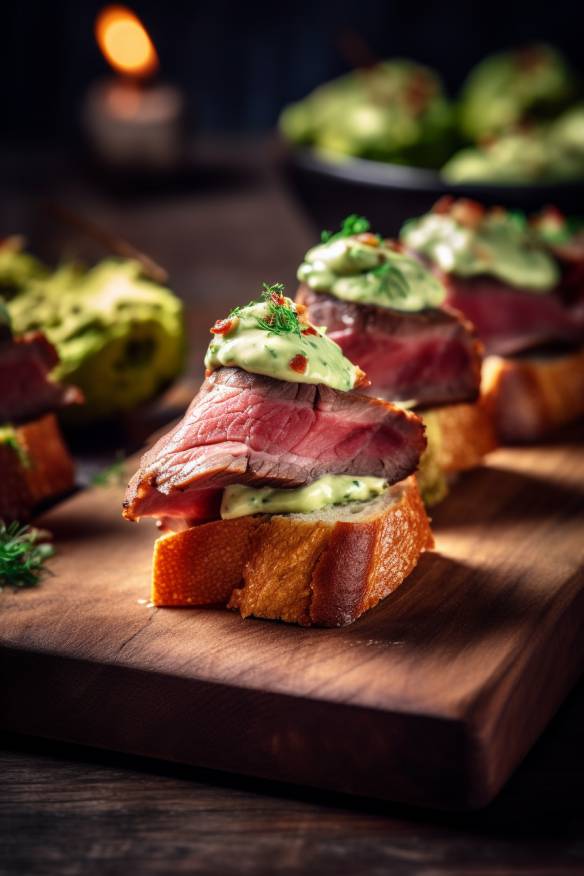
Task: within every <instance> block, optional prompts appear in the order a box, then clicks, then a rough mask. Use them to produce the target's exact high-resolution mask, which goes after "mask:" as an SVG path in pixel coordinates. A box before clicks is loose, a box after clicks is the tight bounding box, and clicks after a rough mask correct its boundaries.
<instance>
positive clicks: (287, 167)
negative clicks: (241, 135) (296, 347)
mask: <svg viewBox="0 0 584 876" xmlns="http://www.w3.org/2000/svg"><path fill="white" fill-rule="evenodd" d="M487 110H488V111H487ZM279 131H280V136H281V140H282V156H283V157H282V166H283V169H284V172H285V175H286V178H287V179H288V181H289V182H290V184H291V186H292V188H293V190H294V191H295V192H296V194H297V195H298V197H299V198H300V200H301V202H302V203H303V204H304V206H305V207H306V209H307V211H308V213H309V214H310V216H311V217H312V218H313V220H314V221H315V223H316V224H317V225H320V226H321V227H336V225H337V224H338V222H339V220H340V219H341V218H342V217H343V216H345V215H347V213H348V212H351V211H356V212H359V213H361V214H363V215H366V216H368V217H369V218H370V220H371V221H372V222H373V223H374V224H375V227H377V228H379V229H380V230H382V231H384V232H386V233H388V234H391V233H395V232H396V231H397V230H398V228H399V226H400V225H401V224H402V223H403V221H404V220H405V219H408V218H410V217H412V216H415V215H417V214H420V213H424V212H426V211H427V210H428V209H429V208H430V207H431V206H432V204H433V203H434V202H435V201H436V200H437V199H438V198H440V197H441V196H443V195H445V194H452V195H454V196H457V197H460V196H462V197H470V198H474V199H476V200H480V201H482V202H484V203H485V204H502V205H503V206H506V207H515V208H520V209H525V210H529V211H531V210H537V209H539V208H542V207H543V206H546V205H547V204H550V203H551V204H555V205H556V206H557V207H559V208H560V209H562V210H563V211H565V212H567V213H574V212H576V213H579V212H582V209H583V208H582V206H581V205H582V196H583V194H584V100H583V91H582V89H581V88H580V87H579V79H578V77H577V75H576V74H575V73H574V71H573V70H572V69H571V68H570V66H569V65H568V64H567V62H566V61H565V59H564V58H563V57H562V56H561V54H560V53H558V52H557V51H556V50H554V49H553V48H552V47H549V46H546V45H545V44H544V45H539V44H538V45H532V46H524V47H521V48H519V49H513V50H509V51H505V52H501V53H498V54H495V55H492V56H488V57H487V58H485V59H484V60H483V61H481V62H480V63H479V64H478V65H477V66H476V67H475V68H474V69H473V70H472V71H471V72H470V74H469V76H468V77H467V80H466V82H465V84H464V86H463V88H462V90H461V92H460V94H459V96H458V97H457V98H456V99H452V98H449V97H448V95H447V94H446V91H445V89H444V86H443V83H442V81H441V78H440V76H439V74H438V73H437V72H436V71H434V70H431V69H429V68H427V67H425V66H423V65H420V64H417V63H415V62H412V61H407V60H404V59H393V60H391V61H385V62H379V63H377V64H375V65H374V66H372V67H368V68H365V69H357V70H354V71H352V72H350V73H347V74H345V75H344V76H341V77H339V78H337V79H335V80H332V81H330V82H328V83H325V84H324V85H321V86H319V87H318V88H316V89H315V90H314V91H313V92H311V93H310V94H309V95H308V96H307V97H305V98H304V99H302V100H300V101H298V102H297V103H294V104H291V105H289V106H288V107H286V108H285V109H284V110H283V112H282V114H281V116H280V120H279Z"/></svg>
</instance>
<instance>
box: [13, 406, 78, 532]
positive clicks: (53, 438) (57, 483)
mask: <svg viewBox="0 0 584 876" xmlns="http://www.w3.org/2000/svg"><path fill="white" fill-rule="evenodd" d="M14 433H15V437H16V441H17V443H18V448H14V447H13V446H11V445H9V444H0V518H1V519H2V520H4V521H5V522H8V521H10V520H19V521H21V522H23V521H25V520H28V519H29V518H30V516H31V514H32V513H33V511H34V509H35V507H36V506H37V505H39V504H40V503H41V502H43V501H44V500H45V499H50V498H52V497H53V496H59V495H61V494H62V493H66V492H67V491H68V490H70V489H71V488H72V487H73V485H74V483H75V468H74V465H73V460H72V459H71V456H70V455H69V451H68V450H67V447H66V446H65V443H64V441H63V438H62V436H61V431H60V429H59V424H58V422H57V419H56V417H55V416H54V414H46V415H45V416H43V417H39V418H38V419H37V420H32V421H31V422H29V423H24V424H23V425H22V426H15V427H14Z"/></svg>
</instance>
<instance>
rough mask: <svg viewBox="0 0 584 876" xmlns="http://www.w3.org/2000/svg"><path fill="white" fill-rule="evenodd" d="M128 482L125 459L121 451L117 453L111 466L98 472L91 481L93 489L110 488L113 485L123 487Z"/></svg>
mask: <svg viewBox="0 0 584 876" xmlns="http://www.w3.org/2000/svg"><path fill="white" fill-rule="evenodd" d="M126 481H127V477H126V467H125V458H124V454H123V452H122V451H121V450H118V451H117V453H116V458H115V460H114V462H112V464H111V465H108V466H107V467H106V468H104V469H102V470H101V471H98V472H97V474H94V475H93V477H92V478H91V480H90V482H89V483H90V485H91V486H92V487H109V486H112V485H113V484H115V485H117V486H119V487H123V486H125V484H126Z"/></svg>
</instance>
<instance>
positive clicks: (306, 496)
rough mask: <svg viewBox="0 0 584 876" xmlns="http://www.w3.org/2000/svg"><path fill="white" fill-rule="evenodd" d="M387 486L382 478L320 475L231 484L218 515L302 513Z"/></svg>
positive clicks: (353, 499)
mask: <svg viewBox="0 0 584 876" xmlns="http://www.w3.org/2000/svg"><path fill="white" fill-rule="evenodd" d="M386 487H387V482H386V481H385V480H384V479H383V478H373V477H355V476H353V475H324V476H323V477H321V478H318V480H316V481H314V482H313V483H312V484H309V485H308V486H306V487H298V488H296V489H284V490H283V489H276V488H273V487H260V488H259V489H258V488H254V487H246V486H243V485H242V484H232V485H231V486H229V487H226V488H225V490H224V491H223V500H222V502H221V517H222V518H223V520H232V519H233V518H234V517H245V516H247V515H249V514H286V513H290V514H306V513H309V512H310V511H320V509H321V508H326V507H328V506H329V505H346V504H348V503H349V502H368V501H370V500H371V499H374V498H376V497H377V496H380V495H381V494H382V493H383V491H384V490H385V489H386Z"/></svg>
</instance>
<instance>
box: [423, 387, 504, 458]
mask: <svg viewBox="0 0 584 876" xmlns="http://www.w3.org/2000/svg"><path fill="white" fill-rule="evenodd" d="M420 416H421V417H422V420H423V421H424V424H425V426H426V434H427V438H428V446H429V447H430V451H431V453H432V454H433V455H434V458H435V460H436V462H437V464H438V465H439V466H440V468H441V469H442V471H444V472H446V474H453V473H455V472H459V471H467V470H468V469H471V468H476V466H477V465H480V464H481V462H482V460H483V457H484V456H486V454H487V453H490V452H491V451H492V450H494V449H495V448H496V447H497V444H498V442H497V436H496V433H495V427H494V424H493V420H492V417H491V413H490V411H489V409H488V406H487V403H486V401H485V399H483V398H482V397H481V398H480V399H479V401H477V402H474V403H473V404H459V405H444V406H443V407H438V408H430V409H429V410H427V411H422V412H421V413H420Z"/></svg>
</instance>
